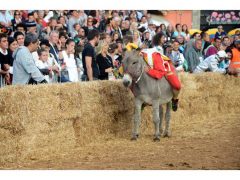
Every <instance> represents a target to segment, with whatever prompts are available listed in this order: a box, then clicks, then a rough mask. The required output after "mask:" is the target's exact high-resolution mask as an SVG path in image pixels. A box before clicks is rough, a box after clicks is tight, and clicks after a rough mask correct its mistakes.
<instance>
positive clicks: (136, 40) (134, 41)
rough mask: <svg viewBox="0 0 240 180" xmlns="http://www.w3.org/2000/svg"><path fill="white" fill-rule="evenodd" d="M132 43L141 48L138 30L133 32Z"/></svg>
mask: <svg viewBox="0 0 240 180" xmlns="http://www.w3.org/2000/svg"><path fill="white" fill-rule="evenodd" d="M133 43H134V44H136V45H137V46H138V47H139V48H141V47H142V41H141V38H140V33H139V31H138V30H135V31H133Z"/></svg>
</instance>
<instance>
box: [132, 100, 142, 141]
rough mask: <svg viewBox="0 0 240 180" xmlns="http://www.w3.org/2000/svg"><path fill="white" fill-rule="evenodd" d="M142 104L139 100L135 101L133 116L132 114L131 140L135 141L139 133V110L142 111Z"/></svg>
mask: <svg viewBox="0 0 240 180" xmlns="http://www.w3.org/2000/svg"><path fill="white" fill-rule="evenodd" d="M142 104H143V102H142V101H141V100H139V99H137V98H136V99H135V114H134V121H133V126H134V127H133V132H132V138H131V140H137V138H138V133H139V126H140V123H141V109H142Z"/></svg>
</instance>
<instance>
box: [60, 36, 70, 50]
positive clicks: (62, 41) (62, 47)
mask: <svg viewBox="0 0 240 180" xmlns="http://www.w3.org/2000/svg"><path fill="white" fill-rule="evenodd" d="M67 39H68V37H67V35H66V34H65V33H59V44H60V45H61V47H60V48H59V49H61V50H65V48H66V42H67Z"/></svg>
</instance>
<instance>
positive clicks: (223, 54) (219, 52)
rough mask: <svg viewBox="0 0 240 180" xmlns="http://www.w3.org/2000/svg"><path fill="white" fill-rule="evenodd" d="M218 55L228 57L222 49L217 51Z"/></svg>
mask: <svg viewBox="0 0 240 180" xmlns="http://www.w3.org/2000/svg"><path fill="white" fill-rule="evenodd" d="M217 55H218V57H222V58H226V57H228V55H227V53H226V52H225V51H223V50H221V51H218V52H217Z"/></svg>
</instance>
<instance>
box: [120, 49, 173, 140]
mask: <svg viewBox="0 0 240 180" xmlns="http://www.w3.org/2000/svg"><path fill="white" fill-rule="evenodd" d="M139 53H140V51H138V50H132V51H127V52H126V53H125V56H124V59H123V70H124V76H123V85H124V86H125V87H130V88H131V90H132V92H133V94H134V96H135V114H134V127H133V131H132V138H131V140H137V138H138V136H139V126H140V122H141V108H142V105H143V104H147V105H152V108H153V122H154V125H155V134H154V139H153V140H154V141H160V135H161V133H162V119H163V108H162V105H163V104H166V105H167V108H166V113H165V120H166V126H165V130H164V132H163V137H169V136H170V131H169V126H170V117H171V100H172V97H173V91H172V87H171V85H170V84H169V83H168V81H167V80H166V79H165V77H163V78H161V79H158V80H157V79H154V78H152V77H150V76H149V75H147V73H146V72H145V70H144V69H145V67H146V66H147V64H146V62H145V61H144V59H143V57H142V56H141V55H140V54H139Z"/></svg>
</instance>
